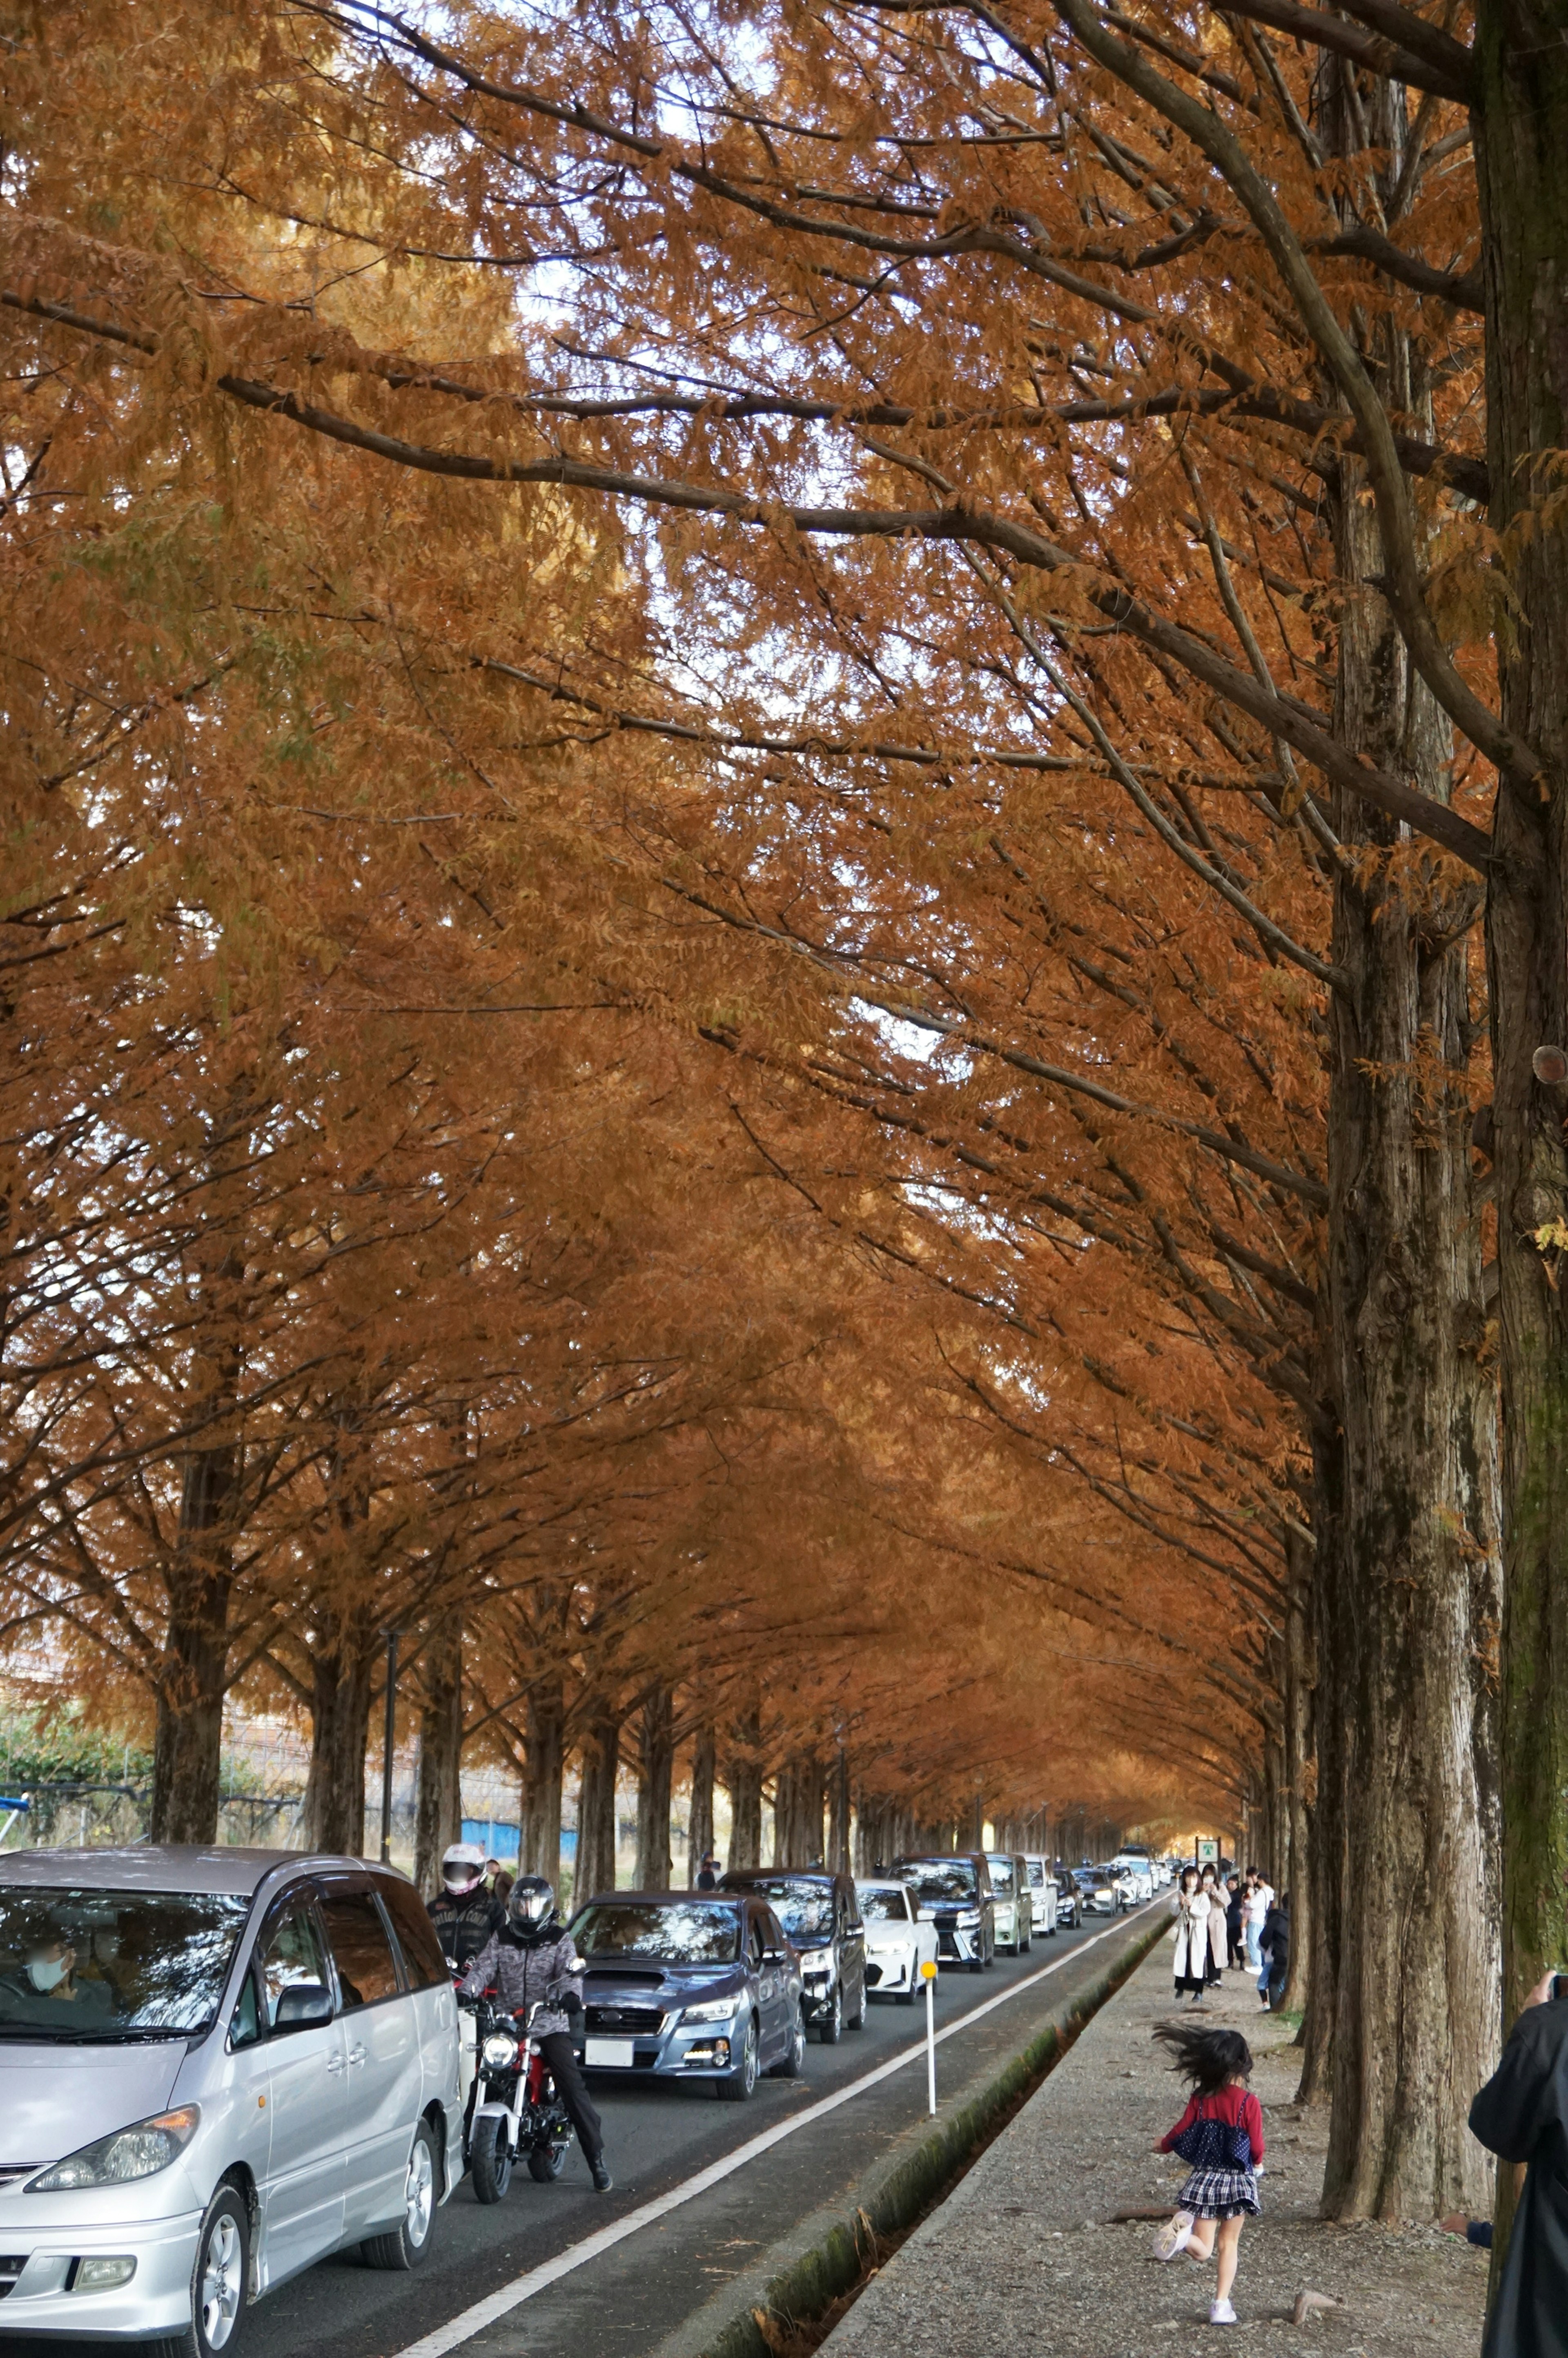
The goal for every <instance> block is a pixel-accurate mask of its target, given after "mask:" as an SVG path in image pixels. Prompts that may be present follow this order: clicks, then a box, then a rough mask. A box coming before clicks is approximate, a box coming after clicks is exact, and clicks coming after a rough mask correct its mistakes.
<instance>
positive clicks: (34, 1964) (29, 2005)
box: [0, 1925, 112, 2026]
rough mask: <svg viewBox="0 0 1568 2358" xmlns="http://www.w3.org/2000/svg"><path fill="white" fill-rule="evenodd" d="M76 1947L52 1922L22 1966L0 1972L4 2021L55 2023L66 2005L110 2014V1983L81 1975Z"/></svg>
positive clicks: (60, 2019) (62, 2016) (36, 1938)
mask: <svg viewBox="0 0 1568 2358" xmlns="http://www.w3.org/2000/svg"><path fill="white" fill-rule="evenodd" d="M76 1962H77V1959H76V1951H75V1950H74V1949H73V1948H72V1947H71V1945H70V1942H68V1941H67V1940H65V1939H64V1937H63V1936H62V1935H61V1934H60V1933H59V1932H58V1931H56V1930H55V1929H54V1927H53V1926H52V1925H50V1926H48V1927H46V1928H44V1929H43V1930H41V1931H39V1932H38V1933H37V1934H36V1935H35V1936H34V1937H33V1938H32V1939H31V1940H29V1941H28V1942H27V1946H26V1949H25V1951H24V1954H23V1961H22V1965H21V1969H20V1971H19V1972H17V1973H11V1974H0V2021H3V2022H36V2023H39V2024H49V2025H51V2026H52V2025H54V2024H57V2023H61V2022H64V2021H65V2020H66V2019H67V2018H68V2017H67V2016H66V2015H65V2013H64V2012H63V2009H64V2008H66V2007H70V2008H72V2009H74V2010H75V2011H76V2012H77V2013H80V2014H82V2015H106V2014H107V2013H109V2011H110V2010H111V2006H112V2000H111V1997H110V1994H109V1989H108V1985H106V1984H105V1983H103V1982H101V1981H81V1980H79V1979H78V1978H77V1972H76Z"/></svg>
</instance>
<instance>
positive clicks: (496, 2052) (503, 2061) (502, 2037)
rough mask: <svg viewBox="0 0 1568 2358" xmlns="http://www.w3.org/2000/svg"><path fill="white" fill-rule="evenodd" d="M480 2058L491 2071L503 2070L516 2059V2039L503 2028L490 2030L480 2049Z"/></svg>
mask: <svg viewBox="0 0 1568 2358" xmlns="http://www.w3.org/2000/svg"><path fill="white" fill-rule="evenodd" d="M481 2061H482V2062H483V2063H484V2064H485V2065H486V2067H487V2068H488V2069H489V2070H490V2071H508V2070H509V2069H510V2068H511V2066H512V2065H513V2064H514V2063H515V2062H516V2061H517V2041H516V2040H515V2039H513V2038H511V2037H510V2036H509V2035H508V2034H507V2032H505V2031H504V2030H492V2032H491V2034H490V2037H489V2038H488V2039H486V2040H485V2042H484V2045H483V2047H482V2049H481Z"/></svg>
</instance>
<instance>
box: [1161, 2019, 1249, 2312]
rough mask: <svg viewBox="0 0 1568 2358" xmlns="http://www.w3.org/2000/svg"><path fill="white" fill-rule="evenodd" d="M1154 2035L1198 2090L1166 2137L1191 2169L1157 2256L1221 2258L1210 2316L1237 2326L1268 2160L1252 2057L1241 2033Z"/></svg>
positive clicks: (1186, 2029) (1176, 2030) (1183, 2026)
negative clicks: (1242, 2273) (1241, 2280)
mask: <svg viewBox="0 0 1568 2358" xmlns="http://www.w3.org/2000/svg"><path fill="white" fill-rule="evenodd" d="M1154 2036H1155V2038H1156V2039H1160V2040H1161V2041H1162V2044H1163V2045H1165V2046H1166V2047H1168V2048H1169V2049H1170V2050H1171V2053H1172V2056H1173V2059H1174V2060H1173V2069H1174V2070H1175V2071H1179V2072H1180V2073H1181V2075H1182V2077H1183V2079H1184V2080H1185V2081H1186V2082H1187V2083H1188V2084H1189V2086H1190V2087H1191V2089H1192V2092H1193V2093H1192V2096H1191V2098H1190V2100H1189V2102H1188V2104H1187V2109H1186V2111H1185V2112H1184V2114H1183V2115H1182V2117H1181V2119H1180V2120H1179V2121H1178V2122H1177V2123H1176V2125H1175V2127H1174V2128H1173V2129H1171V2130H1170V2131H1168V2133H1167V2134H1166V2135H1165V2136H1162V2138H1161V2140H1160V2142H1159V2144H1158V2145H1157V2146H1156V2147H1155V2148H1154V2150H1155V2152H1156V2153H1177V2154H1180V2156H1181V2158H1182V2159H1183V2160H1184V2162H1186V2163H1188V2164H1189V2165H1190V2168H1189V2172H1188V2176H1187V2180H1186V2183H1185V2184H1184V2186H1183V2188H1182V2190H1181V2192H1180V2194H1178V2196H1177V2197H1176V2201H1177V2203H1178V2205H1179V2206H1180V2207H1179V2208H1178V2210H1177V2212H1176V2215H1175V2217H1174V2218H1173V2220H1172V2221H1171V2223H1170V2225H1169V2226H1168V2227H1164V2228H1162V2230H1161V2232H1160V2237H1159V2241H1158V2242H1157V2243H1156V2244H1155V2246H1154V2252H1155V2256H1156V2258H1158V2259H1162V2260H1173V2259H1174V2258H1175V2256H1176V2255H1177V2253H1178V2252H1191V2253H1192V2254H1193V2255H1194V2256H1195V2258H1197V2259H1200V2260H1206V2259H1207V2258H1208V2257H1209V2255H1210V2254H1211V2253H1216V2252H1217V2255H1218V2261H1219V2281H1218V2283H1217V2286H1216V2288H1215V2299H1214V2303H1213V2306H1212V2307H1211V2308H1210V2309H1209V2313H1208V2321H1209V2323H1210V2324H1211V2325H1234V2324H1235V2322H1236V2311H1235V2309H1233V2308H1232V2307H1231V2305H1230V2288H1231V2286H1232V2285H1233V2284H1234V2283H1235V2282H1236V2260H1237V2253H1238V2246H1239V2244H1240V2242H1241V2222H1242V2221H1243V2219H1256V2218H1257V2216H1258V2214H1259V2212H1260V2211H1261V2210H1262V2207H1263V2206H1262V2204H1261V2202H1260V2201H1259V2200H1258V2176H1257V2170H1258V2164H1259V2163H1260V2161H1261V2160H1262V2158H1263V2114H1262V2109H1261V2107H1260V2104H1259V2102H1258V2099H1257V2097H1256V2096H1255V2095H1253V2093H1252V2092H1251V2090H1250V2089H1249V2087H1248V2085H1247V2082H1248V2080H1249V2077H1250V2076H1251V2071H1252V2050H1251V2049H1250V2048H1249V2046H1248V2044H1247V2041H1246V2040H1245V2039H1243V2038H1242V2036H1241V2034H1240V2032H1239V2031H1237V2030H1200V2029H1198V2028H1196V2027H1195V2026H1193V2025H1189V2024H1187V2023H1184V2022H1168V2023H1162V2024H1161V2026H1160V2028H1158V2029H1157V2030H1156V2031H1155V2033H1154Z"/></svg>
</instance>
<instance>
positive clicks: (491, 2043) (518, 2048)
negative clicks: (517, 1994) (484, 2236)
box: [467, 1997, 572, 2202]
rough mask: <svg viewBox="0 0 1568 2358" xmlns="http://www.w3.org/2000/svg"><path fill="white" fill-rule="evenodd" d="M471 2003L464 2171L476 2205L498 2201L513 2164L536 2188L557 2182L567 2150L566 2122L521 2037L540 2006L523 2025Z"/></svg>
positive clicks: (485, 2002)
mask: <svg viewBox="0 0 1568 2358" xmlns="http://www.w3.org/2000/svg"><path fill="white" fill-rule="evenodd" d="M545 2003H546V2001H543V2000H541V2001H539V2002H538V2003H536V2004H535V2005H534V2006H530V2007H529V2009H528V2018H527V2021H526V2022H522V2021H520V2019H519V2017H517V2016H516V2015H514V2014H509V2013H508V2012H507V2011H506V2009H505V2008H504V2007H503V2006H493V2005H492V2003H491V2002H490V2000H489V1998H488V1997H481V1998H479V1999H477V2000H472V2001H470V2004H471V2006H472V2008H473V2015H474V2047H475V2066H476V2069H475V2078H474V2095H473V2101H472V2103H471V2104H470V2109H469V2116H468V2131H467V2150H468V2165H469V2170H470V2175H471V2176H472V2179H473V2190H474V2194H475V2196H476V2197H477V2199H478V2200H479V2201H481V2202H499V2201H500V2200H501V2198H502V2196H503V2194H504V2193H505V2191H506V2190H507V2188H508V2187H509V2186H510V2185H511V2183H512V2171H513V2166H514V2163H515V2162H516V2161H517V2160H518V2159H519V2158H525V2159H526V2161H527V2164H528V2175H529V2177H530V2178H532V2179H535V2180H537V2181H538V2183H539V2184H540V2185H541V2186H547V2185H549V2183H550V2182H551V2180H553V2179H557V2178H558V2177H559V2176H560V2174H561V2169H562V2167H563V2165H564V2163H565V2161H566V2158H567V2155H568V2151H569V2150H570V2147H571V2141H572V2125H571V2118H570V2115H568V2112H567V2109H566V2106H565V2105H564V2104H562V2102H561V2100H560V2098H559V2096H558V2095H557V2093H556V2083H555V2081H554V2079H553V2078H552V2077H551V2074H550V2068H549V2065H548V2064H547V2063H546V2061H545V2058H544V2056H543V2055H542V2054H541V2052H540V2050H539V2045H538V2041H537V2040H536V2039H530V2038H529V2036H528V2032H529V2028H530V2026H531V2025H532V2023H533V2021H534V2017H535V2015H537V2014H540V2013H542V2012H543V2010H544V2006H545Z"/></svg>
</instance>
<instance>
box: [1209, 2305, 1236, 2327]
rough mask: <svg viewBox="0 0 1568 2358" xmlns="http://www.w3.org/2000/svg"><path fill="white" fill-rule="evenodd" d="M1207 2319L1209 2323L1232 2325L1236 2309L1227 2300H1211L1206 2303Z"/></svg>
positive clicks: (1234, 2320)
mask: <svg viewBox="0 0 1568 2358" xmlns="http://www.w3.org/2000/svg"><path fill="white" fill-rule="evenodd" d="M1208 2321H1209V2323H1210V2324H1211V2325H1234V2324H1235V2322H1236V2311H1235V2310H1234V2309H1232V2308H1231V2306H1230V2303H1229V2302H1228V2301H1227V2300H1211V2301H1210V2303H1209V2305H1208Z"/></svg>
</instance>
